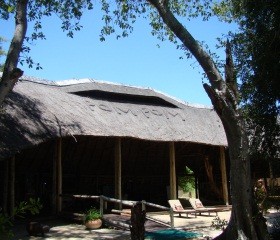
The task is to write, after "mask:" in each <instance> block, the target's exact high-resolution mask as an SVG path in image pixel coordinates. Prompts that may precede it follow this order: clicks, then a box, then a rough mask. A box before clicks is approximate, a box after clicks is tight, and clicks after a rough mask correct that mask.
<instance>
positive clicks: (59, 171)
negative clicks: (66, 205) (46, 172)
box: [56, 138, 62, 213]
mask: <svg viewBox="0 0 280 240" xmlns="http://www.w3.org/2000/svg"><path fill="white" fill-rule="evenodd" d="M61 145H62V140H61V138H59V139H57V145H56V148H57V213H59V212H61V207H62V206H61V205H62V198H61V196H60V195H61V194H62V162H61V161H62V159H61V157H62V156H61V155H62V151H61Z"/></svg>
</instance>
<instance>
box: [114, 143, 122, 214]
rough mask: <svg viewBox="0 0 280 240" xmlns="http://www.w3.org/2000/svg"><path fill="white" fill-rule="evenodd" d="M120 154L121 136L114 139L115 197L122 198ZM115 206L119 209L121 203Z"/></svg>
mask: <svg viewBox="0 0 280 240" xmlns="http://www.w3.org/2000/svg"><path fill="white" fill-rule="evenodd" d="M121 174H122V155H121V138H117V139H116V141H115V198H117V199H121V198H122V176H121ZM116 208H118V209H121V204H118V206H116Z"/></svg>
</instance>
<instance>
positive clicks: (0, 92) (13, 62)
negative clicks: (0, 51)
mask: <svg viewBox="0 0 280 240" xmlns="http://www.w3.org/2000/svg"><path fill="white" fill-rule="evenodd" d="M27 5H28V0H18V1H17V5H16V17H15V25H16V27H15V32H14V37H13V39H12V42H11V44H10V48H9V51H8V54H7V58H6V62H5V65H4V71H3V75H2V79H1V81H0V107H1V106H2V104H3V101H4V99H5V97H6V96H7V94H8V93H9V92H10V91H11V90H12V89H13V87H14V85H15V84H16V82H17V81H18V79H19V78H20V77H21V76H22V74H23V71H21V70H20V69H19V68H17V64H18V61H19V56H20V52H21V49H22V45H23V41H24V38H25V35H26V30H27Z"/></svg>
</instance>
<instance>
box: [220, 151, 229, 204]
mask: <svg viewBox="0 0 280 240" xmlns="http://www.w3.org/2000/svg"><path fill="white" fill-rule="evenodd" d="M220 167H221V175H222V189H223V199H224V203H225V204H226V205H228V204H229V201H228V185H227V169H226V156H225V148H224V147H220Z"/></svg>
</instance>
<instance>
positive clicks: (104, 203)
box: [60, 194, 174, 228]
mask: <svg viewBox="0 0 280 240" xmlns="http://www.w3.org/2000/svg"><path fill="white" fill-rule="evenodd" d="M60 197H62V198H74V199H96V200H99V205H100V214H101V216H102V217H103V215H104V209H107V203H108V202H112V203H115V204H116V205H117V206H118V208H119V209H112V212H114V213H122V212H123V211H122V209H123V206H129V207H130V208H132V207H133V206H134V205H135V204H136V203H137V202H141V204H142V210H145V211H146V210H147V206H148V207H153V208H155V209H160V210H162V211H167V212H169V216H170V222H164V221H161V220H159V219H156V218H153V217H152V216H151V215H148V213H147V212H146V219H148V220H150V221H154V222H157V223H159V224H162V225H165V226H168V227H171V228H174V212H173V209H172V208H168V207H165V206H161V205H158V204H154V203H150V202H146V201H145V200H142V201H130V200H122V199H116V198H110V197H106V196H103V195H101V196H93V195H69V194H61V195H60ZM118 224H120V225H124V226H123V227H126V228H129V225H128V224H124V223H118Z"/></svg>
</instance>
